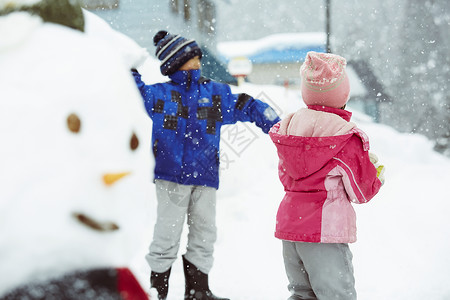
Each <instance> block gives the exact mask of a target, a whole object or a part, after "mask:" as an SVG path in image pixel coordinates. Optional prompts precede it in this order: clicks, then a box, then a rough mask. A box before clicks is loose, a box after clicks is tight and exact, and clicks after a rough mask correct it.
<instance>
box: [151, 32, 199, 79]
mask: <svg viewBox="0 0 450 300" xmlns="http://www.w3.org/2000/svg"><path fill="white" fill-rule="evenodd" d="M153 43H154V45H155V46H156V57H157V58H158V59H159V60H160V61H161V67H160V69H161V73H162V74H163V75H170V74H173V73H175V72H176V71H177V70H178V69H179V68H180V67H181V66H182V65H184V64H185V63H186V62H187V61H188V60H190V59H191V58H194V57H195V56H199V57H200V58H201V57H202V50H200V47H199V46H198V44H197V43H196V42H195V40H187V39H185V38H184V37H182V36H181V35H172V34H170V33H168V32H167V31H164V30H161V31H159V32H158V33H157V34H156V35H155V36H154V37H153Z"/></svg>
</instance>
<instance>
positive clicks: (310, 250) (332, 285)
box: [283, 241, 356, 300]
mask: <svg viewBox="0 0 450 300" xmlns="http://www.w3.org/2000/svg"><path fill="white" fill-rule="evenodd" d="M283 258H284V266H285V269H286V274H287V277H288V280H289V285H288V289H289V291H290V292H291V294H292V295H291V297H290V298H289V299H288V300H299V299H319V300H331V299H333V300H335V299H340V300H343V299H345V300H354V299H356V290H355V279H354V276H353V265H352V258H353V255H352V253H351V251H350V249H349V247H348V244H325V243H323V244H322V243H303V242H291V241H283Z"/></svg>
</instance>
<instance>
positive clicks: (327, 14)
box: [325, 0, 331, 53]
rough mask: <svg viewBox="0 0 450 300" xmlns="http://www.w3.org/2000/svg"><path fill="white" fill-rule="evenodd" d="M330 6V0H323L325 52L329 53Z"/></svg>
mask: <svg viewBox="0 0 450 300" xmlns="http://www.w3.org/2000/svg"><path fill="white" fill-rule="evenodd" d="M330 6H331V0H325V32H326V34H327V45H326V48H327V53H331V45H330V35H331V29H330V23H331V22H330Z"/></svg>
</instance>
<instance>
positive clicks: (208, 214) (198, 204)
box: [146, 180, 217, 274]
mask: <svg viewBox="0 0 450 300" xmlns="http://www.w3.org/2000/svg"><path fill="white" fill-rule="evenodd" d="M155 183H156V198H157V201H158V208H157V217H156V224H155V228H154V233H153V241H152V243H151V244H150V248H149V253H148V254H147V255H146V259H147V262H148V264H149V265H150V268H151V270H152V271H154V272H158V273H162V272H165V271H167V270H168V269H169V268H170V267H171V266H172V264H173V263H174V261H175V260H176V259H177V254H178V249H179V248H180V237H181V233H182V231H183V226H184V222H185V220H186V216H187V224H188V228H189V233H188V242H187V249H186V254H185V258H186V259H187V260H188V261H190V262H191V263H193V264H194V265H195V266H196V267H197V268H198V269H200V271H202V272H203V273H206V274H208V273H209V271H210V270H211V267H212V264H213V252H214V243H215V241H216V237H217V228H216V189H215V188H211V187H205V186H192V185H183V184H178V183H174V182H170V181H165V180H156V181H155Z"/></svg>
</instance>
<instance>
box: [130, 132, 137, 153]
mask: <svg viewBox="0 0 450 300" xmlns="http://www.w3.org/2000/svg"><path fill="white" fill-rule="evenodd" d="M138 147H139V139H138V138H137V136H136V134H135V133H134V132H133V135H132V136H131V139H130V148H131V150H133V151H134V150H136V149H137V148H138Z"/></svg>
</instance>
